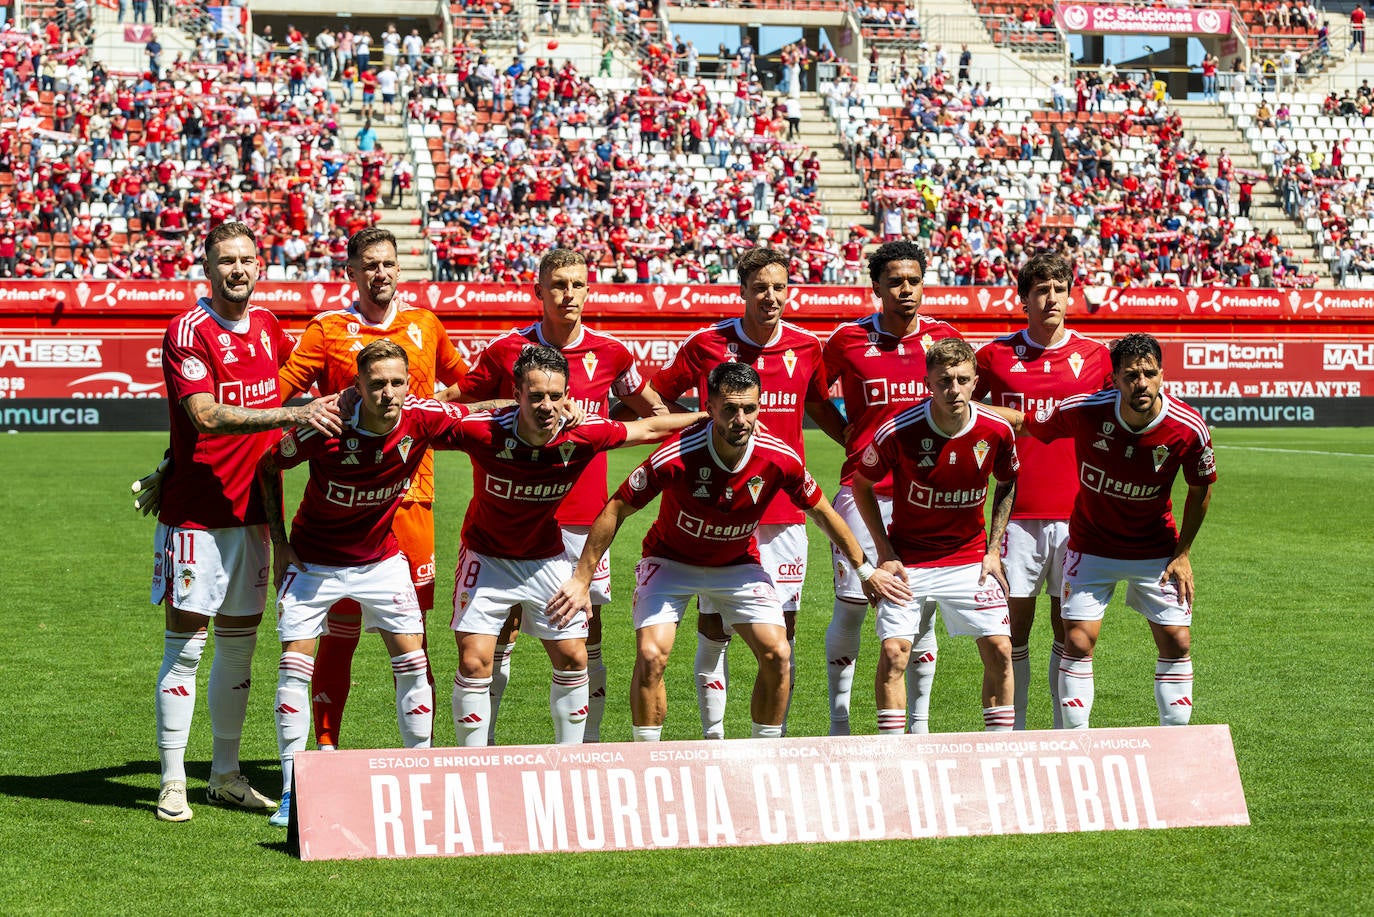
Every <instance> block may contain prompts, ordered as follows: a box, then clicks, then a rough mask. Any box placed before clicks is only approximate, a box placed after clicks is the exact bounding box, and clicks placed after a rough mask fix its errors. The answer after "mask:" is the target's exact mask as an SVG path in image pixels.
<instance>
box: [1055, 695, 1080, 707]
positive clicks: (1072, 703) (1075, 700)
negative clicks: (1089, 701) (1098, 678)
mask: <svg viewBox="0 0 1374 917" xmlns="http://www.w3.org/2000/svg"><path fill="white" fill-rule="evenodd" d="M1060 706H1061V707H1082V706H1084V704H1083V699H1082V698H1081V697H1070V698H1068V699H1067V700H1065V701H1064V702H1063V703H1062V704H1060Z"/></svg>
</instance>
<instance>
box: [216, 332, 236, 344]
mask: <svg viewBox="0 0 1374 917" xmlns="http://www.w3.org/2000/svg"><path fill="white" fill-rule="evenodd" d="M219 346H221V347H233V346H234V339H233V338H232V337H230V336H229V333H228V332H227V331H226V332H221V334H220V336H219Z"/></svg>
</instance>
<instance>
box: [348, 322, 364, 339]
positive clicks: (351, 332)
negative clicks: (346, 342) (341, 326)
mask: <svg viewBox="0 0 1374 917" xmlns="http://www.w3.org/2000/svg"><path fill="white" fill-rule="evenodd" d="M361 330H363V326H362V325H360V324H358V323H357V322H349V323H348V336H349V337H357V336H358V332H359V331H361Z"/></svg>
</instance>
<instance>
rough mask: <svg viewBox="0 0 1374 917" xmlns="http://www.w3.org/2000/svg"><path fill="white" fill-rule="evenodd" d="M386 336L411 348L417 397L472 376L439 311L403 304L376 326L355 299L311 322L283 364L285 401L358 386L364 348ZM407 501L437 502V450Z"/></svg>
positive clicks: (417, 475)
mask: <svg viewBox="0 0 1374 917" xmlns="http://www.w3.org/2000/svg"><path fill="white" fill-rule="evenodd" d="M382 339H386V340H388V341H393V342H395V343H397V344H399V345H400V346H401V347H402V348H404V349H405V352H406V356H407V357H408V358H409V361H410V392H411V394H413V395H418V396H420V397H422V398H430V397H433V395H434V393H435V391H437V390H438V388H437V386H436V383H442V386H443V387H444V388H447V387H448V386H450V385H454V384H455V383H458V382H461V381H462V380H463V377H464V376H466V375H467V372H468V365H467V363H466V362H464V360H463V356H462V354H460V353H459V352H458V349H457V348H456V347H454V346H453V342H452V341H450V340H449V337H448V334H447V333H446V332H445V331H444V326H443V323H442V322H440V321H439V317H438V316H437V315H435V314H434V313H433V312H430V311H429V310H428V309H422V308H418V307H415V306H406V305H403V304H399V303H398V304H396V305H395V306H394V307H393V309H392V311H391V314H390V316H389V317H388V318H387V319H386V320H384V321H382V322H381V323H379V324H375V325H374V324H372V323H370V322H368V321H367V319H365V318H363V317H362V315H360V314H359V313H358V309H357V303H354V304H353V305H352V306H349V307H348V308H347V309H340V310H337V311H334V312H321V313H320V314H319V315H317V316H315V317H314V318H312V319H311V320H310V324H309V325H307V326H306V328H305V332H304V333H303V334H302V335H301V339H300V342H299V343H297V344H296V349H295V350H294V351H292V353H291V357H290V359H288V360H287V361H286V364H285V365H284V366H282V368H281V394H282V400H283V401H285V400H286V399H287V398H291V397H293V396H295V395H299V394H302V393H304V392H307V391H309V390H310V387H311V386H312V385H314V386H317V387H318V388H319V390H320V393H321V394H324V395H328V394H332V393H334V392H338V391H342V390H343V389H345V388H347V387H348V386H350V385H352V384H353V380H354V378H355V377H356V376H357V374H358V363H357V356H358V351H360V350H362V349H363V348H364V347H366V346H367V345H368V344H371V343H372V342H373V341H379V340H382ZM404 502H406V503H433V502H434V455H433V453H432V452H426V454H425V460H424V461H423V462H421V463H420V467H419V468H418V469H417V470H416V472H415V476H414V478H413V479H412V480H411V482H410V490H409V491H407V493H406V496H405V501H404Z"/></svg>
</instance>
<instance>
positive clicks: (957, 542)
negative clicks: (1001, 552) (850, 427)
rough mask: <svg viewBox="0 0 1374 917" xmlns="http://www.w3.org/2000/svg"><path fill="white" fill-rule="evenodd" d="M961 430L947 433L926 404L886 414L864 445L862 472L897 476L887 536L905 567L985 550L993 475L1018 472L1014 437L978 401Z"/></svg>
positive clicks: (951, 563) (962, 559) (957, 560)
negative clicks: (985, 515)
mask: <svg viewBox="0 0 1374 917" xmlns="http://www.w3.org/2000/svg"><path fill="white" fill-rule="evenodd" d="M971 407H972V409H973V410H972V411H971V416H970V417H969V421H968V423H967V424H965V426H964V428H963V429H962V430H960V431H959V432H958V433H957V434H956V435H954V436H947V435H945V434H944V433H942V432H940V429H939V428H938V427H936V426H935V424H934V423H933V422H932V421H931V419H930V402H929V401H928V400H927V401H923V402H921V403H920V404H918V405H916V406H915V407H910V408H907V409H906V410H905V411H902V412H901V413H900V414H898V415H897V416H896V417H893V418H891V419H889V420H888V421H887V422H886V423H884V424H883V425H882V426H880V427H879V428H878V431H877V432H876V433H875V434H874V435H873V442H872V443H870V444H869V445H868V446H867V447H865V449H864V453H863V456H862V457H861V458H860V460H859V462H860V464H859V470H860V471H861V472H862V473H863V475H864V477H866V478H869V480H873V481H876V480H878V479H879V478H881V477H884V476H886V475H888V474H891V475H892V525H891V527H890V529H889V531H888V538H889V540H890V541H891V542H892V547H893V549H894V550H895V551H896V552H897V555H898V556H899V557H900V558H901V559H902V563H904V564H906V565H907V566H922V567H956V566H960V565H962V564H971V563H977V562H978V561H980V560H982V559H983V555H984V554H986V553H987V533H986V532H985V531H984V528H985V525H986V520H984V518H983V504H984V503H985V502H987V495H988V476H989V475H991V476H993V477H994V478H996V479H997V480H998V481H1002V482H1007V481H1011V480H1013V479H1014V478H1015V477H1016V472H1017V469H1018V468H1019V467H1020V463H1019V462H1018V460H1017V458H1016V434H1015V433H1014V432H1012V429H1011V425H1010V424H1008V423H1007V422H1006V421H1005V420H1003V419H1002V418H1001V417H998V416H997V415H996V414H994V413H993V412H992V411H989V410H988V409H987V408H985V407H982V406H981V405H977V404H975V405H972V406H971Z"/></svg>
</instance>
